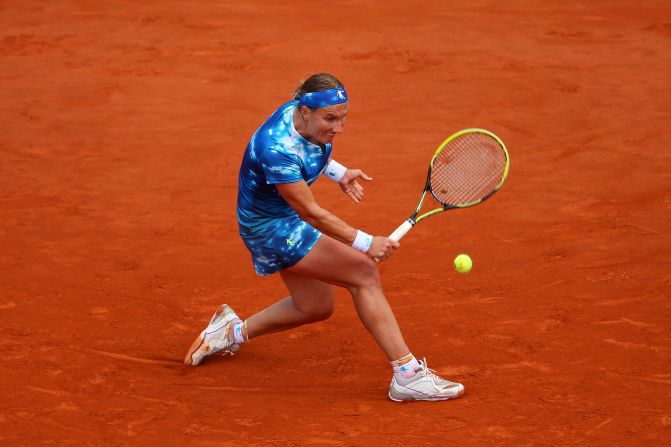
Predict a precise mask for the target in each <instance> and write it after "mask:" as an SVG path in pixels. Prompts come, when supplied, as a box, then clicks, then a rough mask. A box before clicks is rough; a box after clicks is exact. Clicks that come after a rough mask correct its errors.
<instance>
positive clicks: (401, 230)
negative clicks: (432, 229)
mask: <svg viewBox="0 0 671 447" xmlns="http://www.w3.org/2000/svg"><path fill="white" fill-rule="evenodd" d="M413 225H415V222H414V221H413V220H412V219H408V220H406V221H405V222H403V223H402V224H401V225H399V227H398V228H397V229H395V230H394V232H393V233H391V235H389V239H391V240H393V241H396V242H398V241H400V240H401V238H402V237H403V236H405V235H406V234H407V233H408V231H410V229H411V228H412V227H413Z"/></svg>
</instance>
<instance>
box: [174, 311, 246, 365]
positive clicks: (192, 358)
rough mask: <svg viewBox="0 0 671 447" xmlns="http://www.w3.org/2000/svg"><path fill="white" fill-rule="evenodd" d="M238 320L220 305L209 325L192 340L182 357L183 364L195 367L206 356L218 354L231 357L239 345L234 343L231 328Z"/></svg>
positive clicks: (232, 313)
mask: <svg viewBox="0 0 671 447" xmlns="http://www.w3.org/2000/svg"><path fill="white" fill-rule="evenodd" d="M238 322H240V318H238V316H237V315H236V314H235V312H233V309H231V308H230V307H229V306H228V305H227V304H222V305H221V306H220V307H219V309H217V311H216V312H215V313H214V315H213V316H212V319H211V320H210V324H208V325H207V327H206V328H205V330H204V331H203V332H201V333H200V335H199V336H198V337H197V338H196V339H195V340H194V342H193V343H192V344H191V347H190V348H189V351H188V352H187V353H186V357H184V364H185V365H187V366H196V365H197V364H199V363H200V362H202V361H203V359H204V358H205V357H207V356H210V355H212V354H217V353H220V354H222V355H226V354H230V355H233V353H234V352H236V351H237V350H238V349H240V345H239V344H237V343H235V337H234V335H233V326H235V324H236V323H238Z"/></svg>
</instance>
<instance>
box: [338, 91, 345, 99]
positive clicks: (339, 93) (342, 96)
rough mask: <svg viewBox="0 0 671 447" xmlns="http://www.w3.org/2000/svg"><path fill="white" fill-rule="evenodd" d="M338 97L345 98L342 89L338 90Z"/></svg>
mask: <svg viewBox="0 0 671 447" xmlns="http://www.w3.org/2000/svg"><path fill="white" fill-rule="evenodd" d="M338 98H340V99H345V95H343V93H342V90H338Z"/></svg>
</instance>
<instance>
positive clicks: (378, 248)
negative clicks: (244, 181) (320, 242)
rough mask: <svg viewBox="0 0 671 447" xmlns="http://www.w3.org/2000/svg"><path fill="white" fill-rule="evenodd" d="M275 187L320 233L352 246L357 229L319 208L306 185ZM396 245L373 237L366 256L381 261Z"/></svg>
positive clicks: (295, 183) (382, 238)
mask: <svg viewBox="0 0 671 447" xmlns="http://www.w3.org/2000/svg"><path fill="white" fill-rule="evenodd" d="M275 187H276V188H277V191H278V192H279V193H280V195H281V196H282V198H283V199H284V200H285V201H286V202H287V203H288V204H289V206H291V208H293V209H294V211H296V214H298V216H299V217H300V218H301V219H303V220H304V221H305V222H307V223H309V224H310V225H312V226H313V227H315V228H316V229H318V230H319V231H321V232H322V233H324V234H326V235H328V236H330V237H332V238H334V239H337V240H339V241H340V242H343V243H345V244H347V245H352V243H353V242H354V238H355V237H356V234H357V229H356V228H354V227H351V226H349V225H348V224H347V223H346V222H345V221H343V220H342V219H340V218H339V217H338V216H336V215H335V214H333V213H331V212H330V211H328V210H326V209H324V208H322V207H321V206H319V204H318V203H317V201H316V200H315V197H314V195H313V194H312V191H311V190H310V188H309V186H308V184H307V183H306V182H305V181H304V180H302V181H298V182H293V183H281V184H276V185H275ZM397 247H398V243H397V242H395V241H392V240H391V239H389V238H387V237H384V236H375V237H373V243H372V245H371V247H370V249H369V250H368V253H367V254H368V255H369V256H371V257H372V258H373V259H376V260H380V261H383V260H385V259H387V258H388V257H389V256H391V253H392V252H393V250H394V249H395V248H397Z"/></svg>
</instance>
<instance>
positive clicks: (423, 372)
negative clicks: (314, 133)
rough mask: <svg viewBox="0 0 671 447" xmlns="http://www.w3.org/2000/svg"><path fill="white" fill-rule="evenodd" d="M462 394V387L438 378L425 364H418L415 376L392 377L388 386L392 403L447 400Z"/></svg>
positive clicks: (424, 361) (421, 362)
mask: <svg viewBox="0 0 671 447" xmlns="http://www.w3.org/2000/svg"><path fill="white" fill-rule="evenodd" d="M462 394H464V386H463V385H462V384H460V383H456V382H450V381H449V380H445V379H443V378H442V377H440V376H439V375H438V374H436V372H435V371H434V370H432V369H429V367H428V366H427V364H426V359H424V360H423V361H420V362H419V366H418V367H417V368H415V375H414V376H412V377H409V378H407V379H406V378H403V377H396V375H394V377H392V379H391V385H389V399H391V400H393V401H394V402H405V401H411V400H448V399H456V398H457V397H460V396H461V395H462Z"/></svg>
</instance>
